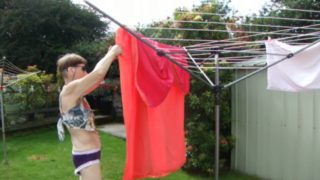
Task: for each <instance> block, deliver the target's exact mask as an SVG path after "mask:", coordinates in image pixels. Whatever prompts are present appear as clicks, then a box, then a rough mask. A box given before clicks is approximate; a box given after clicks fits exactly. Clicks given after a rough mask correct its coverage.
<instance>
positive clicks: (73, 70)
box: [68, 64, 88, 80]
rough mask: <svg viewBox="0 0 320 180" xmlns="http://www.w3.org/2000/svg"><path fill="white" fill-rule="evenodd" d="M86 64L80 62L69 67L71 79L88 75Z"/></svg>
mask: <svg viewBox="0 0 320 180" xmlns="http://www.w3.org/2000/svg"><path fill="white" fill-rule="evenodd" d="M87 74H88V73H87V70H86V65H85V64H78V65H76V66H71V67H69V68H68V76H69V78H70V79H72V80H75V79H80V78H82V77H84V76H85V75H87Z"/></svg>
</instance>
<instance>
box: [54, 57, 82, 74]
mask: <svg viewBox="0 0 320 180" xmlns="http://www.w3.org/2000/svg"><path fill="white" fill-rule="evenodd" d="M87 63H88V62H87V60H86V59H84V58H83V57H82V56H80V55H78V54H75V53H68V54H65V55H64V56H62V57H61V58H59V59H58V61H57V68H58V71H59V72H60V73H61V74H62V75H63V76H64V75H65V73H63V71H65V70H66V69H68V67H72V66H77V65H78V64H85V65H86V64H87Z"/></svg>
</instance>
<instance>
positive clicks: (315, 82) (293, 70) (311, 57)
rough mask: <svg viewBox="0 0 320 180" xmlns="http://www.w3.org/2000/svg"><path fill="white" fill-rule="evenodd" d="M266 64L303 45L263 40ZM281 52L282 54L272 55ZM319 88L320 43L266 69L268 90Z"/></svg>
mask: <svg viewBox="0 0 320 180" xmlns="http://www.w3.org/2000/svg"><path fill="white" fill-rule="evenodd" d="M265 44H266V51H267V64H268V65H270V64H272V63H274V62H277V61H279V60H281V59H283V58H284V57H285V56H286V55H288V54H290V53H294V52H296V51H298V50H300V49H302V48H304V47H305V46H291V45H288V44H286V43H282V42H279V41H277V40H269V41H266V42H265ZM272 54H283V55H284V56H279V55H272ZM319 88H320V43H317V44H315V45H313V46H311V47H309V48H306V49H304V50H303V51H302V52H299V53H297V54H296V55H294V56H293V57H291V58H289V59H286V60H284V61H282V62H279V63H278V64H276V65H274V66H272V67H270V68H269V69H268V87H267V89H270V90H279V91H291V92H299V91H306V90H313V89H319Z"/></svg>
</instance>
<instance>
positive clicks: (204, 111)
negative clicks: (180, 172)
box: [184, 71, 234, 175]
mask: <svg viewBox="0 0 320 180" xmlns="http://www.w3.org/2000/svg"><path fill="white" fill-rule="evenodd" d="M206 74H207V75H208V76H209V77H214V74H213V72H212V71H207V72H206ZM220 76H221V81H222V82H229V81H230V79H231V73H230V72H227V71H225V72H221V74H220ZM214 103H215V99H214V93H213V90H212V89H210V88H209V87H208V86H207V85H206V84H204V83H202V82H200V81H198V80H192V81H191V91H190V94H189V96H188V97H187V99H186V111H187V112H186V125H185V126H186V127H185V128H186V140H187V143H186V146H187V163H186V164H185V166H184V168H186V169H187V170H197V171H201V172H204V173H206V174H209V175H213V174H214V164H215V159H214V157H215V155H214V154H215V153H214V152H215V151H214V149H215V111H214V105H215V104H214ZM219 142H220V162H219V164H220V168H221V167H222V168H227V167H228V166H229V164H230V157H231V150H232V148H233V147H234V138H233V137H232V136H231V92H230V89H225V90H222V92H221V106H220V140H219Z"/></svg>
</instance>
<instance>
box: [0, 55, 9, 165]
mask: <svg viewBox="0 0 320 180" xmlns="http://www.w3.org/2000/svg"><path fill="white" fill-rule="evenodd" d="M3 59H4V58H3ZM3 75H4V61H3V62H2V72H1V79H0V88H1V89H0V103H1V125H2V144H3V148H2V149H3V164H5V165H8V164H9V162H8V157H7V144H6V131H5V121H4V104H3V90H4V88H3V87H4V86H3Z"/></svg>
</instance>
